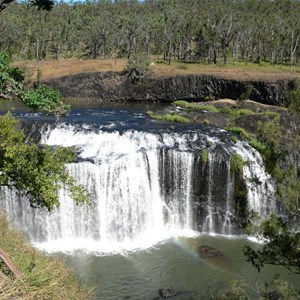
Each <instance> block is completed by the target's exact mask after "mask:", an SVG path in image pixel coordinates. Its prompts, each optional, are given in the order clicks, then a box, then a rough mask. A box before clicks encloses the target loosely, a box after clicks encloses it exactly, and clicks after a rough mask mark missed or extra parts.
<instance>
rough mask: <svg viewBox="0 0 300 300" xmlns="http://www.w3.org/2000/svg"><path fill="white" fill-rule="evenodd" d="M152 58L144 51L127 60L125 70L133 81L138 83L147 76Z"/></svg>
mask: <svg viewBox="0 0 300 300" xmlns="http://www.w3.org/2000/svg"><path fill="white" fill-rule="evenodd" d="M149 66H150V60H149V58H148V57H147V56H146V55H145V54H142V53H139V54H134V55H132V56H131V57H130V58H129V59H128V62H127V65H126V67H125V69H124V72H125V73H126V74H127V77H128V78H129V79H130V81H131V82H132V83H138V82H140V80H141V79H142V78H144V77H146V76H147V74H148V72H149Z"/></svg>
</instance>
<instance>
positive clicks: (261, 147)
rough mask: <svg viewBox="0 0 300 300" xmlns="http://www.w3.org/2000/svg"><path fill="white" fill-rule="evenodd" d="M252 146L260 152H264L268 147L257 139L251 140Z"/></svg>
mask: <svg viewBox="0 0 300 300" xmlns="http://www.w3.org/2000/svg"><path fill="white" fill-rule="evenodd" d="M249 144H250V146H252V147H253V148H255V149H256V150H257V151H258V152H260V153H264V152H265V151H266V149H267V147H266V145H264V144H263V143H261V142H260V141H258V140H257V139H251V140H250V142H249Z"/></svg>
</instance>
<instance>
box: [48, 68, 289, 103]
mask: <svg viewBox="0 0 300 300" xmlns="http://www.w3.org/2000/svg"><path fill="white" fill-rule="evenodd" d="M45 84H47V85H49V86H51V87H53V88H55V89H57V90H59V91H60V92H61V94H62V96H63V97H66V98H75V99H81V100H84V99H95V100H97V101H99V102H101V101H153V102H155V101H160V102H171V101H174V100H178V99H182V100H192V101H200V100H203V99H204V98H205V97H207V96H213V97H214V98H216V99H220V98H230V99H234V100H237V99H242V98H249V99H252V100H255V101H258V102H260V103H264V104H270V105H281V106H286V105H287V104H288V98H289V92H290V90H291V89H292V88H293V82H292V81H288V80H278V81H273V82H268V81H237V80H230V79H224V78H218V77H214V76H207V75H184V76H174V77H163V78H151V77H150V78H146V79H143V80H141V81H139V82H131V81H130V79H129V78H128V77H127V76H126V75H125V74H123V73H120V72H106V73H100V72H95V73H82V74H77V75H70V76H63V77H60V78H54V79H49V80H47V81H45Z"/></svg>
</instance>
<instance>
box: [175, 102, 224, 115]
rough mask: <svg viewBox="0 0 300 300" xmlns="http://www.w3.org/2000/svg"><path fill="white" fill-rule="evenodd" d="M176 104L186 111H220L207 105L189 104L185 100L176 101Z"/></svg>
mask: <svg viewBox="0 0 300 300" xmlns="http://www.w3.org/2000/svg"><path fill="white" fill-rule="evenodd" d="M175 104H176V105H178V106H180V107H182V108H186V109H191V110H206V111H209V112H218V111H219V110H218V109H217V108H216V107H215V106H213V105H205V104H199V103H189V102H187V101H183V100H177V101H175Z"/></svg>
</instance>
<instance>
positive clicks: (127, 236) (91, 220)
mask: <svg viewBox="0 0 300 300" xmlns="http://www.w3.org/2000/svg"><path fill="white" fill-rule="evenodd" d="M197 138H198V135H197V134H194V136H191V135H185V134H176V133H173V134H170V133H163V134H154V133H147V132H139V131H126V132H124V133H123V134H121V133H119V132H104V131H93V130H92V129H91V128H89V127H88V126H85V127H84V126H83V128H81V129H78V127H74V126H71V125H60V126H57V127H56V128H54V129H52V130H49V131H48V132H46V133H45V134H44V135H43V137H42V141H41V142H42V143H45V144H49V145H62V146H76V147H78V149H80V154H79V158H80V161H79V162H78V163H73V164H70V165H69V169H70V172H71V174H72V175H73V176H74V177H75V179H76V180H77V182H78V183H80V184H82V185H83V186H85V187H86V189H87V190H88V191H89V192H91V194H92V195H93V196H92V197H93V198H92V202H91V205H90V206H87V205H80V206H76V205H75V204H74V203H73V201H72V200H71V199H70V198H69V196H68V193H67V191H66V190H64V189H63V190H61V191H60V195H59V196H60V202H61V205H60V207H59V208H58V209H56V210H55V211H54V212H52V213H51V214H49V213H48V212H47V211H46V210H41V209H38V210H37V209H32V208H30V206H29V204H28V201H26V199H23V198H22V197H20V196H18V194H17V193H16V192H15V191H14V190H9V189H6V188H5V189H3V191H2V194H3V195H2V197H1V198H0V207H2V208H4V209H5V210H6V211H7V214H8V217H9V218H10V219H11V220H13V221H14V223H15V224H16V225H17V226H18V227H19V228H21V229H22V230H23V231H24V232H25V234H26V235H27V236H28V238H29V239H30V240H31V241H32V242H33V243H35V244H36V245H37V246H38V247H40V248H42V249H45V250H47V251H68V250H74V249H78V248H84V249H87V250H92V251H100V252H111V251H118V250H120V249H135V248H143V247H149V246H150V245H153V244H154V243H157V242H158V241H159V240H162V239H166V238H169V237H172V236H176V235H187V234H191V233H192V230H193V229H194V212H193V203H192V197H191V195H192V176H193V167H194V166H193V162H194V155H195V154H194V153H193V152H192V151H191V149H190V148H191V147H190V142H191V140H194V141H195V140H196V139H197ZM245 145H246V144H243V143H241V142H239V143H238V144H237V145H236V147H235V148H234V147H233V148H232V151H237V152H238V153H240V154H241V155H242V157H243V158H244V159H245V160H247V161H250V163H249V164H247V165H246V166H245V167H244V176H245V178H246V183H247V186H248V190H249V193H248V199H249V206H250V208H251V209H254V210H256V211H258V212H259V213H261V214H265V213H266V212H267V208H268V207H270V203H269V202H268V201H269V199H271V198H272V197H271V196H272V195H270V193H273V190H272V186H271V183H269V178H268V176H267V175H266V173H265V172H264V168H263V165H262V161H261V157H260V156H259V154H258V153H257V152H256V151H255V150H253V149H252V148H248V147H245ZM211 148H212V149H213V147H211ZM161 149H167V150H166V151H161ZM166 162H168V163H166ZM209 164H210V165H211V166H213V164H214V155H213V154H212V152H211V150H210V152H209ZM213 169H214V168H213V167H211V168H210V169H209V170H210V171H209V176H210V177H211V178H210V180H214V179H213ZM228 169H230V168H228ZM228 172H230V171H228ZM168 174H169V175H168ZM164 176H165V177H168V176H172V185H173V186H172V193H171V194H170V193H168V194H166V193H165V191H164V187H163V186H162V184H161V180H162V177H164ZM253 178H256V179H258V180H260V181H261V183H262V184H259V185H257V184H256V183H255V181H254V180H253ZM231 181H232V179H231V175H230V173H228V183H227V184H228V185H229V186H228V187H227V191H228V192H227V200H226V201H227V204H226V207H227V210H228V214H230V213H231V212H230V199H229V198H230V197H231V195H232V186H231V185H232V184H233V183H232V182H231ZM267 190H268V193H269V195H268V197H267V196H266V197H265V198H264V197H263V199H262V198H261V195H262V194H263V195H264V194H266V191H267ZM209 194H210V196H209V195H208V197H211V193H209ZM208 200H209V199H208ZM212 200H213V199H210V200H209V201H210V202H211V207H212ZM267 202H268V203H267ZM272 205H273V204H272ZM208 212H210V214H211V215H210V214H209V213H208V215H207V217H206V221H205V222H206V223H205V224H204V226H203V227H204V231H206V232H210V233H212V232H215V225H214V221H213V218H212V213H213V211H212V209H211V208H210V207H209V208H208ZM223 228H224V232H223V233H225V234H228V233H231V229H230V228H231V224H230V219H229V215H228V218H227V219H226V218H225V221H224V225H223Z"/></svg>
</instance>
